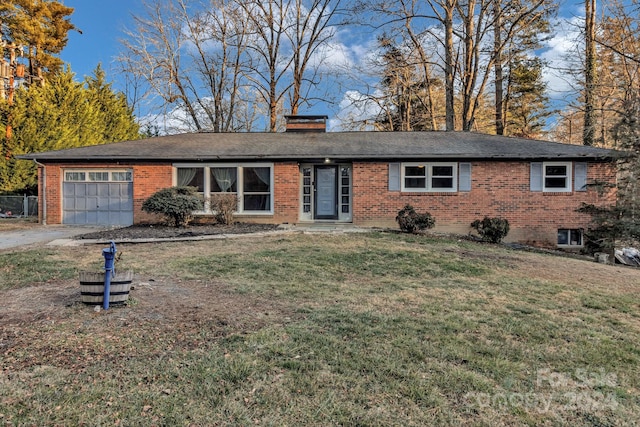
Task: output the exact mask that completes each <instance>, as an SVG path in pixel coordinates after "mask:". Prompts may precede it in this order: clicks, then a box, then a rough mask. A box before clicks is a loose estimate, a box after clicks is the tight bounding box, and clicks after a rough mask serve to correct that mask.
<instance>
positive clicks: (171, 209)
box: [142, 187, 202, 227]
mask: <svg viewBox="0 0 640 427" xmlns="http://www.w3.org/2000/svg"><path fill="white" fill-rule="evenodd" d="M199 209H202V198H201V197H200V195H199V194H198V193H197V189H196V188H195V187H171V188H165V189H162V190H160V191H157V192H156V193H154V194H153V195H152V196H151V197H149V198H148V199H147V200H145V201H144V203H142V210H143V211H145V212H148V213H154V214H160V215H163V216H164V217H165V220H166V221H167V223H168V224H169V225H173V226H174V227H184V226H186V225H187V224H189V221H191V219H192V217H193V215H192V213H193V211H195V210H199Z"/></svg>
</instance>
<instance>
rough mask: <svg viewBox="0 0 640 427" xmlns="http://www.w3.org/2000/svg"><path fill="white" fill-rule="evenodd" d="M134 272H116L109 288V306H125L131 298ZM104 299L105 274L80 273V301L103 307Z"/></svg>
mask: <svg viewBox="0 0 640 427" xmlns="http://www.w3.org/2000/svg"><path fill="white" fill-rule="evenodd" d="M132 280H133V271H116V274H115V276H113V277H112V278H111V285H110V286H109V305H112V304H124V303H125V302H126V301H127V299H128V298H129V290H130V289H131V281H132ZM103 299H104V272H102V273H92V272H88V271H81V272H80V300H81V301H82V302H83V303H85V304H90V305H102V303H103Z"/></svg>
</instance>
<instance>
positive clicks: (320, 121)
mask: <svg viewBox="0 0 640 427" xmlns="http://www.w3.org/2000/svg"><path fill="white" fill-rule="evenodd" d="M284 118H285V119H286V121H287V132H326V131H327V118H328V117H327V116H284Z"/></svg>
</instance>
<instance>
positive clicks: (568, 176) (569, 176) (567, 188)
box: [542, 162, 573, 193]
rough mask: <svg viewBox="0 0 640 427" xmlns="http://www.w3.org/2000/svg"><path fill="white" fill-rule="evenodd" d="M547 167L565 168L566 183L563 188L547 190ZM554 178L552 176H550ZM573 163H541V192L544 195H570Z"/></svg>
mask: <svg viewBox="0 0 640 427" xmlns="http://www.w3.org/2000/svg"><path fill="white" fill-rule="evenodd" d="M547 166H566V167H567V174H566V177H565V178H566V182H565V186H564V187H563V188H553V187H552V188H547V186H546V182H547ZM551 176H554V175H551ZM572 177H573V163H572V162H543V163H542V191H543V192H545V193H570V192H571V191H572V189H573V180H572Z"/></svg>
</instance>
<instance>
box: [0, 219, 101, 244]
mask: <svg viewBox="0 0 640 427" xmlns="http://www.w3.org/2000/svg"><path fill="white" fill-rule="evenodd" d="M100 230H104V227H79V226H65V225H34V226H33V227H30V228H24V229H20V230H11V231H0V250H3V249H12V248H17V247H20V246H26V245H32V244H35V243H43V244H46V243H50V242H54V241H58V240H60V239H70V238H71V237H73V236H75V235H78V234H86V233H93V232H95V231H100Z"/></svg>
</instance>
